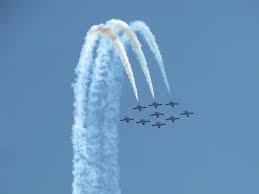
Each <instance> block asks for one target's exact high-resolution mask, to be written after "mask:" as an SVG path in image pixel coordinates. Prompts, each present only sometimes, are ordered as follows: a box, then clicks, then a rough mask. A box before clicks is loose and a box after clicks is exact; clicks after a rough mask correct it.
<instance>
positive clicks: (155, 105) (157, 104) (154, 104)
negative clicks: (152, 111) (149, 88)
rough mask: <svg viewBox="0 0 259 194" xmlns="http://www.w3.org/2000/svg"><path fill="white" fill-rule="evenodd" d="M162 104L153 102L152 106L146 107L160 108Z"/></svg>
mask: <svg viewBox="0 0 259 194" xmlns="http://www.w3.org/2000/svg"><path fill="white" fill-rule="evenodd" d="M161 105H162V104H159V103H157V102H156V101H154V102H153V103H152V104H149V105H148V106H153V107H155V108H157V107H158V106H161Z"/></svg>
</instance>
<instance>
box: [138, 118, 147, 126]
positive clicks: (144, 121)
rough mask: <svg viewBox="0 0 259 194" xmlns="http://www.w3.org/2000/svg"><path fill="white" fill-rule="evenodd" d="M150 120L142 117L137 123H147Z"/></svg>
mask: <svg viewBox="0 0 259 194" xmlns="http://www.w3.org/2000/svg"><path fill="white" fill-rule="evenodd" d="M149 122H150V121H148V120H145V119H140V120H139V121H137V122H136V123H141V124H142V125H145V124H146V123H149Z"/></svg>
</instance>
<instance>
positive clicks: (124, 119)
mask: <svg viewBox="0 0 259 194" xmlns="http://www.w3.org/2000/svg"><path fill="white" fill-rule="evenodd" d="M133 120H134V119H133V118H129V117H127V116H126V117H124V118H123V119H121V120H120V121H126V123H129V121H133Z"/></svg>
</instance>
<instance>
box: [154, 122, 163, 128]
mask: <svg viewBox="0 0 259 194" xmlns="http://www.w3.org/2000/svg"><path fill="white" fill-rule="evenodd" d="M162 125H165V124H164V123H160V122H156V124H154V125H152V126H153V127H158V128H160V127H161V126H162Z"/></svg>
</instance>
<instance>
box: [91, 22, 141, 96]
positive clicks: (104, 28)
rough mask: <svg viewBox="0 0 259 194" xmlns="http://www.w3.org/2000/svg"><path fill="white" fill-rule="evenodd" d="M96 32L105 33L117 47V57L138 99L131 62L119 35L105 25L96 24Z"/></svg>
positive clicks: (94, 31)
mask: <svg viewBox="0 0 259 194" xmlns="http://www.w3.org/2000/svg"><path fill="white" fill-rule="evenodd" d="M96 32H101V33H103V34H105V35H107V36H108V37H109V38H110V39H111V40H112V42H113V44H114V46H115V48H116V49H117V51H118V53H119V57H120V59H121V62H122V64H123V66H124V68H125V71H126V73H127V75H128V78H129V81H130V83H131V86H132V89H133V92H134V94H135V97H136V99H137V101H138V91H137V87H136V83H135V78H134V75H133V71H132V68H131V64H130V62H129V58H128V56H127V53H126V51H125V49H124V46H123V44H122V42H121V41H120V39H119V37H118V36H117V35H116V34H115V33H114V32H113V31H112V29H111V28H109V27H107V26H103V25H102V26H100V25H99V26H98V27H97V28H96V29H95V30H93V33H96Z"/></svg>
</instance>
